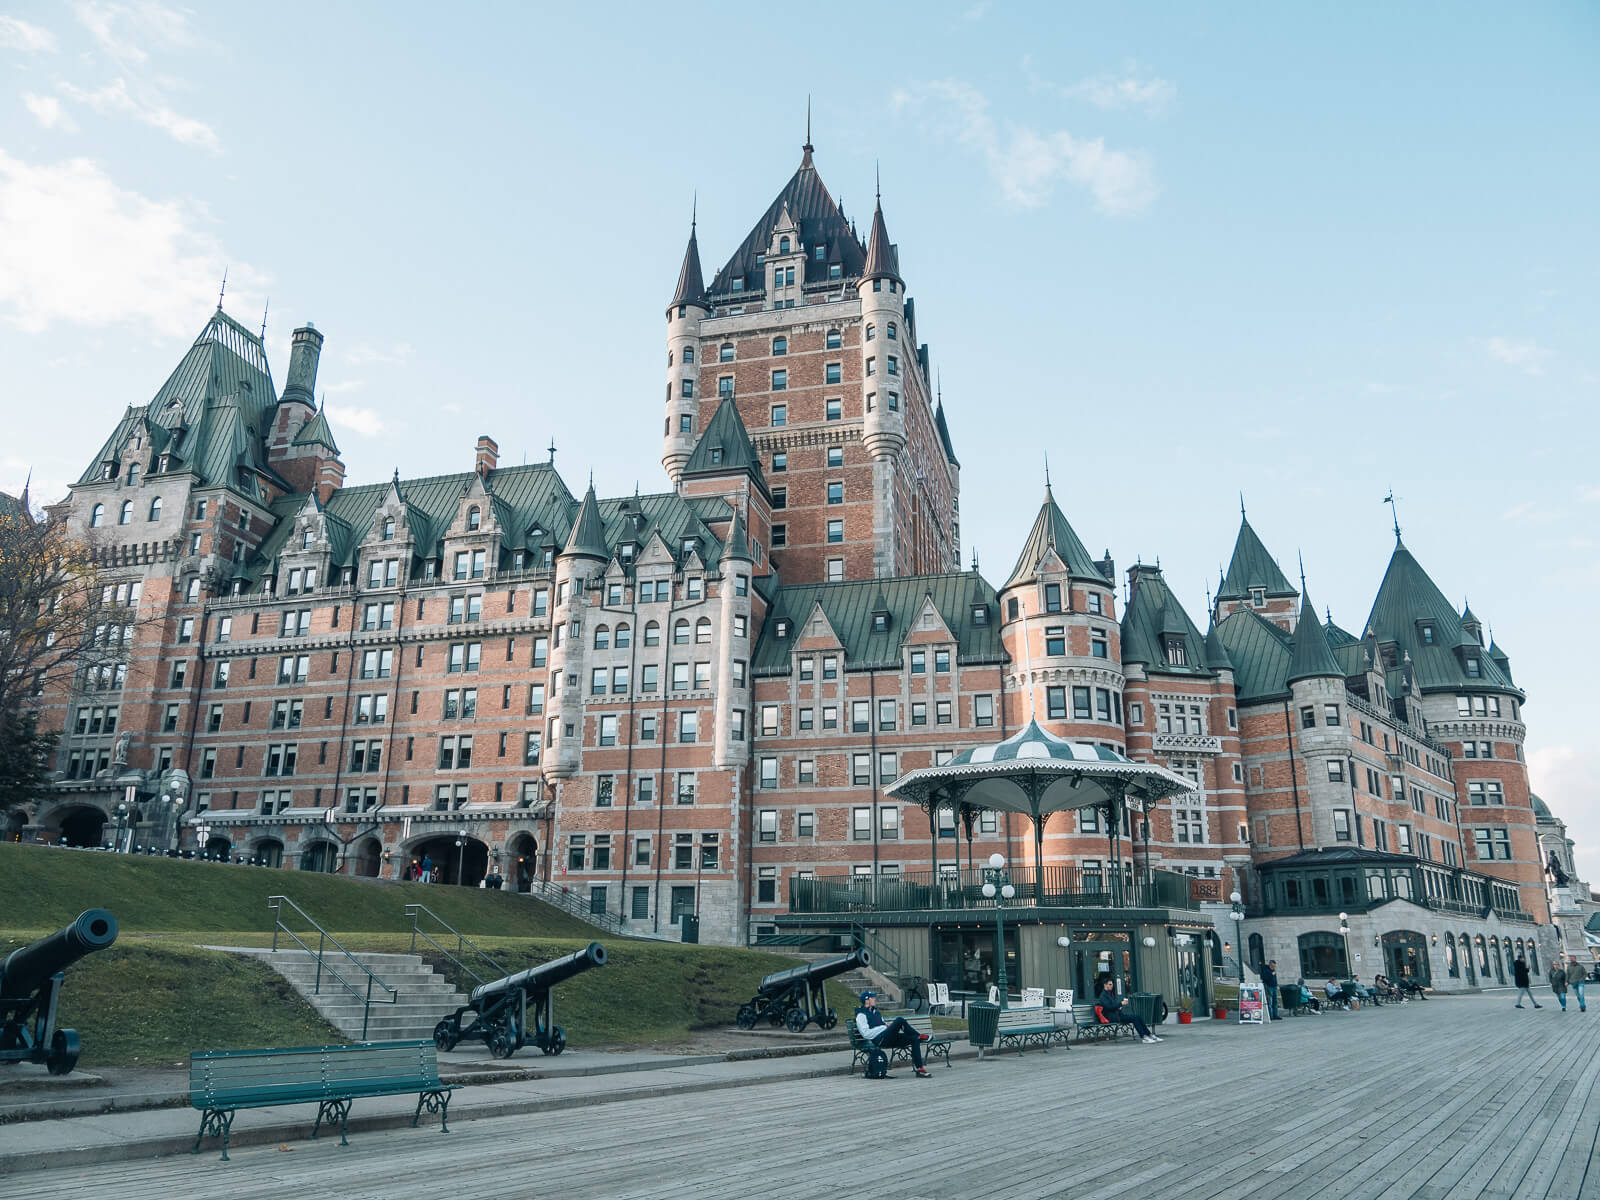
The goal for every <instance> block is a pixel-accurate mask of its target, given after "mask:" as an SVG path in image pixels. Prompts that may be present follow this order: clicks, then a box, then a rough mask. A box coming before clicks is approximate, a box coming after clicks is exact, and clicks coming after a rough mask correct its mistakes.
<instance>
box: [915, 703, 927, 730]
mask: <svg viewBox="0 0 1600 1200" xmlns="http://www.w3.org/2000/svg"><path fill="white" fill-rule="evenodd" d="M911 723H912V724H913V725H926V724H927V723H928V706H927V705H926V704H925V703H918V702H913V703H912V705H911Z"/></svg>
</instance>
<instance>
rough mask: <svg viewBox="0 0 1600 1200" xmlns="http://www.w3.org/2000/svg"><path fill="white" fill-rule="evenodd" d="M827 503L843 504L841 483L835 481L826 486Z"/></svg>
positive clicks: (842, 485)
mask: <svg viewBox="0 0 1600 1200" xmlns="http://www.w3.org/2000/svg"><path fill="white" fill-rule="evenodd" d="M828 503H829V504H843V503H844V484H843V483H842V482H840V481H838V480H835V481H834V482H832V483H830V484H828Z"/></svg>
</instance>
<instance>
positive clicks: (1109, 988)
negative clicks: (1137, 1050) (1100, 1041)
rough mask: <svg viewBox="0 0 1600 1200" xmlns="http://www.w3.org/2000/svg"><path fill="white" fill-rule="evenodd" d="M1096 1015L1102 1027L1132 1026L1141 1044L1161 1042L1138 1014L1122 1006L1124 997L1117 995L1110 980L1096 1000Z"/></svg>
mask: <svg viewBox="0 0 1600 1200" xmlns="http://www.w3.org/2000/svg"><path fill="white" fill-rule="evenodd" d="M1094 1015H1095V1019H1096V1020H1098V1021H1099V1022H1100V1023H1101V1024H1102V1025H1119V1024H1121V1025H1132V1026H1133V1028H1134V1031H1135V1032H1136V1033H1137V1034H1138V1035H1139V1040H1140V1041H1141V1042H1146V1043H1149V1042H1159V1041H1160V1040H1161V1039H1160V1038H1158V1037H1157V1036H1156V1035H1155V1034H1153V1033H1151V1032H1150V1027H1149V1026H1148V1025H1146V1024H1145V1023H1144V1022H1143V1021H1141V1020H1140V1019H1139V1014H1138V1013H1135V1012H1129V1011H1128V1010H1127V1009H1125V1008H1124V1007H1123V1006H1122V997H1120V996H1118V995H1117V987H1116V984H1114V983H1112V982H1111V980H1109V979H1107V980H1106V981H1105V986H1104V987H1102V988H1101V990H1100V995H1099V996H1097V997H1096V998H1095V1002H1094Z"/></svg>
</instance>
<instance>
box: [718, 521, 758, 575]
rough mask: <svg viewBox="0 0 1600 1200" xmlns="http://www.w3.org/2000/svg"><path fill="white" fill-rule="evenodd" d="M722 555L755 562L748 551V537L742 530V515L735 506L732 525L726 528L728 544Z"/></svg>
mask: <svg viewBox="0 0 1600 1200" xmlns="http://www.w3.org/2000/svg"><path fill="white" fill-rule="evenodd" d="M722 557H724V558H737V559H742V560H743V561H745V562H755V556H754V555H753V554H751V553H750V539H749V537H747V536H746V535H745V531H744V515H743V514H742V513H740V511H739V510H738V509H737V508H736V509H734V510H733V525H732V526H731V527H730V528H729V530H728V545H727V548H726V549H725V550H723V552H722Z"/></svg>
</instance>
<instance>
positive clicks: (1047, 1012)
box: [995, 1008, 1072, 1055]
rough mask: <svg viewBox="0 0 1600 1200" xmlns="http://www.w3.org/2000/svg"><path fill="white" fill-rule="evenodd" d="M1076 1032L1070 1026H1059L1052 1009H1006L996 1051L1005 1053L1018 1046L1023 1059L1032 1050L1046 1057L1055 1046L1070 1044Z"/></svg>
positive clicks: (998, 1032)
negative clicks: (1034, 1047) (1042, 1052)
mask: <svg viewBox="0 0 1600 1200" xmlns="http://www.w3.org/2000/svg"><path fill="white" fill-rule="evenodd" d="M1071 1032H1072V1029H1071V1027H1070V1026H1067V1025H1063V1024H1061V1023H1059V1022H1058V1021H1057V1020H1056V1018H1055V1010H1054V1009H1051V1008H1006V1009H1002V1010H1001V1011H1000V1024H999V1028H998V1029H997V1030H996V1031H995V1043H996V1048H997V1049H1000V1050H1004V1049H1005V1048H1006V1047H1007V1045H1014V1046H1016V1048H1017V1053H1018V1054H1019V1055H1020V1054H1021V1053H1022V1052H1023V1051H1024V1050H1026V1049H1027V1048H1028V1047H1029V1046H1038V1047H1040V1048H1041V1049H1042V1050H1044V1051H1045V1052H1046V1053H1048V1052H1049V1050H1050V1043H1051V1042H1061V1043H1062V1044H1063V1045H1066V1044H1067V1037H1068V1035H1069V1034H1070V1033H1071Z"/></svg>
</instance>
